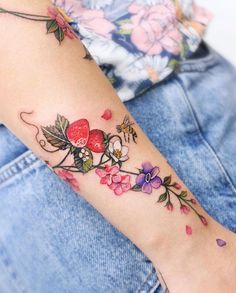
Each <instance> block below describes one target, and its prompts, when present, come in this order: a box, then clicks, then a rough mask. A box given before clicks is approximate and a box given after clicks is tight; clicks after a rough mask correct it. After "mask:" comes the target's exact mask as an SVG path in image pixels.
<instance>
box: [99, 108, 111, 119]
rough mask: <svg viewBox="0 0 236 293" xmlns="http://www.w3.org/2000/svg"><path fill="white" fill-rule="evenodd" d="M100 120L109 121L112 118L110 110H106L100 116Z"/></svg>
mask: <svg viewBox="0 0 236 293" xmlns="http://www.w3.org/2000/svg"><path fill="white" fill-rule="evenodd" d="M101 118H103V119H105V120H110V119H111V118H112V112H111V110H110V109H106V110H105V111H104V113H103V114H102V116H101Z"/></svg>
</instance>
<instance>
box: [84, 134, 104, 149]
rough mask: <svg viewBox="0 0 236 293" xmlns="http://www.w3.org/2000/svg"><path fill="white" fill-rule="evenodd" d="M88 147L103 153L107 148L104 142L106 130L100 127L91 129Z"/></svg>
mask: <svg viewBox="0 0 236 293" xmlns="http://www.w3.org/2000/svg"><path fill="white" fill-rule="evenodd" d="M86 147H87V148H89V149H90V150H91V151H92V152H94V153H103V152H104V151H105V148H106V145H105V144H104V132H103V131H102V130H100V129H93V130H91V131H90V132H89V139H88V142H87V145H86Z"/></svg>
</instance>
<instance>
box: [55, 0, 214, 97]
mask: <svg viewBox="0 0 236 293" xmlns="http://www.w3.org/2000/svg"><path fill="white" fill-rule="evenodd" d="M53 3H54V4H55V5H56V6H58V7H60V8H62V9H63V10H64V11H65V13H66V14H67V15H68V16H69V17H70V18H71V19H73V22H72V23H71V24H70V25H72V26H73V28H74V30H75V31H76V32H77V33H78V34H79V36H80V38H81V40H82V42H83V43H84V45H85V46H86V47H87V49H88V50H89V51H90V53H91V55H92V56H93V58H94V59H95V61H96V62H97V63H98V65H99V66H100V67H101V69H102V70H103V71H104V73H105V74H106V76H107V77H108V78H109V80H110V81H111V83H112V84H113V86H114V88H115V89H116V90H117V93H118V95H119V96H120V98H121V99H122V100H123V101H126V100H129V99H131V98H133V97H135V96H136V95H139V94H141V93H143V92H144V91H145V90H146V89H148V88H150V87H151V86H152V85H153V84H155V83H157V82H159V81H161V80H163V79H164V78H165V77H167V76H168V75H169V74H170V73H171V72H173V71H174V70H175V68H176V67H177V66H178V63H179V62H180V61H181V60H184V59H186V58H188V57H189V56H191V54H193V53H194V52H195V51H196V50H197V48H198V46H199V44H200V42H201V40H202V36H203V34H204V31H205V28H206V26H207V24H208V22H209V20H210V19H211V14H210V13H208V12H207V11H206V10H204V9H203V8H200V7H198V6H197V5H196V4H195V3H194V1H193V0H126V1H121V0H53Z"/></svg>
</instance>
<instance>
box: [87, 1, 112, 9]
mask: <svg viewBox="0 0 236 293" xmlns="http://www.w3.org/2000/svg"><path fill="white" fill-rule="evenodd" d="M112 2H113V0H83V1H82V3H83V4H84V5H85V6H87V7H89V8H91V9H101V8H104V7H105V6H107V5H110V4H111V3H112Z"/></svg>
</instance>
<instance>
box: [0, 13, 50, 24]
mask: <svg viewBox="0 0 236 293" xmlns="http://www.w3.org/2000/svg"><path fill="white" fill-rule="evenodd" d="M0 13H8V14H11V15H14V16H17V17H20V18H23V19H28V20H33V21H43V22H45V21H48V20H50V18H45V19H37V18H31V17H27V16H24V15H21V14H18V13H14V12H12V11H7V10H5V11H4V10H2V11H1V12H0ZM45 17H46V16H45Z"/></svg>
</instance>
